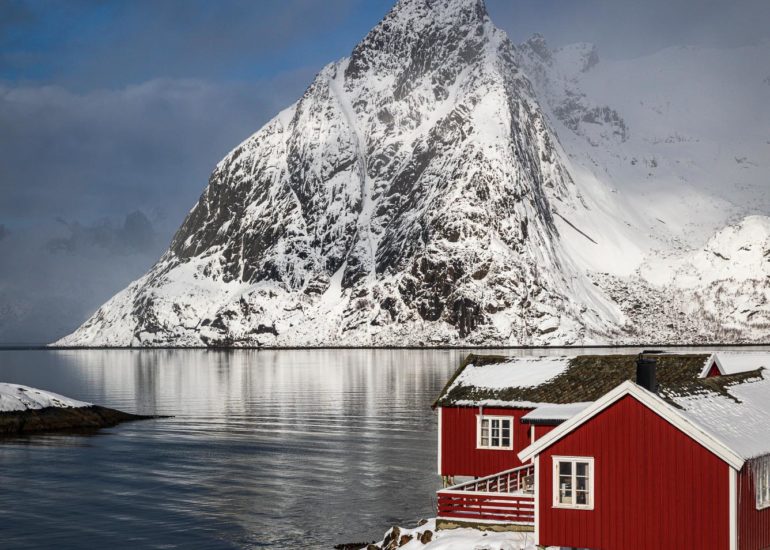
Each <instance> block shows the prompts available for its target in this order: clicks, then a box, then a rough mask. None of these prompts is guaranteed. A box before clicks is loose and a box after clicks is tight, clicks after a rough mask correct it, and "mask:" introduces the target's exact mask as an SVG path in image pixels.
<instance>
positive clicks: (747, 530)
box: [738, 463, 770, 550]
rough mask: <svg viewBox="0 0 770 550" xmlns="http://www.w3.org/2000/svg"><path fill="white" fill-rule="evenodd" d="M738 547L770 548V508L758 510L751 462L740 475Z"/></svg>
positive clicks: (746, 548) (753, 549) (751, 549)
mask: <svg viewBox="0 0 770 550" xmlns="http://www.w3.org/2000/svg"><path fill="white" fill-rule="evenodd" d="M738 547H739V548H740V550H765V549H767V548H770V508H765V509H764V510H757V501H756V494H755V492H754V477H753V474H752V472H751V466H750V464H749V463H746V465H745V466H744V467H743V470H741V473H740V474H739V475H738Z"/></svg>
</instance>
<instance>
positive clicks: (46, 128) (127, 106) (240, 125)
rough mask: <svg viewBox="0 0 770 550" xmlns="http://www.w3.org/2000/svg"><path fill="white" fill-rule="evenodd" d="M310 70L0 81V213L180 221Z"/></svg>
mask: <svg viewBox="0 0 770 550" xmlns="http://www.w3.org/2000/svg"><path fill="white" fill-rule="evenodd" d="M313 72H314V69H309V70H301V71H296V72H294V73H289V74H285V75H281V76H280V77H279V78H276V79H273V80H270V81H263V82H260V83H257V84H215V83H210V82H204V81H197V80H168V79H163V80H153V81H150V82H146V83H144V84H140V85H135V86H127V87H125V88H123V89H120V90H95V91H91V92H85V93H74V92H71V91H69V90H66V89H64V88H62V87H59V86H15V87H13V86H8V85H5V86H0V127H2V128H3V132H0V194H2V196H3V197H4V200H3V201H0V219H4V223H6V224H8V225H9V226H10V227H11V228H12V227H13V226H14V224H18V223H29V222H30V221H40V220H42V219H48V220H50V219H53V218H55V217H57V216H58V217H63V218H82V217H86V218H87V217H94V216H95V215H96V216H109V215H114V214H117V213H122V212H125V211H126V210H127V209H131V210H135V209H141V210H146V211H151V210H152V209H154V208H160V209H162V210H164V211H166V212H168V214H169V216H170V217H171V218H174V219H175V220H176V221H177V222H179V221H181V217H182V216H183V215H184V213H185V212H186V211H188V210H189V209H190V208H191V207H192V205H193V204H194V202H195V200H196V199H197V197H198V195H199V194H200V192H201V191H202V190H203V188H204V187H205V184H206V181H207V179H208V175H209V173H210V172H211V170H212V169H213V167H214V165H215V164H216V162H218V161H219V160H220V158H221V157H222V156H224V155H225V154H226V153H227V152H228V151H229V150H230V149H232V148H234V147H235V146H236V145H237V144H238V143H239V142H240V141H241V140H243V139H245V138H246V137H248V136H249V135H250V134H251V133H252V132H254V131H255V130H256V129H258V128H259V127H260V126H261V125H262V124H264V123H265V122H266V121H267V120H268V119H269V118H271V117H272V116H273V115H274V114H276V113H277V112H278V111H279V110H280V109H281V108H283V107H286V106H287V105H288V104H290V103H291V102H292V101H293V100H294V98H296V97H298V96H299V95H300V94H301V91H302V90H303V89H304V87H305V86H306V84H307V83H308V82H309V81H310V79H311V78H312V73H313Z"/></svg>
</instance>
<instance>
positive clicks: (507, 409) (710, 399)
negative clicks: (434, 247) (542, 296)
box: [435, 354, 770, 550]
mask: <svg viewBox="0 0 770 550" xmlns="http://www.w3.org/2000/svg"><path fill="white" fill-rule="evenodd" d="M640 357H641V360H637V358H636V357H634V356H604V357H602V356H581V357H573V358H547V359H541V360H536V359H526V360H524V359H506V358H499V357H473V356H472V357H469V359H468V360H467V361H466V362H465V363H464V364H463V366H461V368H460V369H459V370H458V372H457V373H456V374H455V376H454V377H453V378H452V380H450V382H449V383H448V384H447V386H446V387H445V389H444V391H443V392H442V394H441V396H440V397H439V399H438V400H437V401H436V404H435V406H436V408H437V409H438V412H439V419H440V436H439V473H441V474H442V475H443V476H445V478H452V477H454V476H472V477H473V479H469V480H467V481H465V482H462V483H459V484H455V485H453V486H450V487H447V488H445V489H443V490H441V491H439V493H438V502H439V511H438V512H439V514H438V522H439V525H440V526H441V527H444V528H448V527H453V526H458V525H464V524H472V525H474V526H478V527H492V528H495V529H516V530H531V531H534V535H535V539H536V541H537V543H538V544H540V545H542V546H556V547H559V546H560V547H570V548H588V549H593V550H601V549H607V550H619V549H620V550H625V549H640V550H645V549H653V548H654V549H661V548H677V549H679V548H682V549H693V550H695V549H698V550H702V549H704V548H708V549H724V550H728V549H729V550H733V549H740V550H754V549H756V550H761V549H765V548H770V381H768V380H765V378H764V375H763V370H762V369H763V367H764V366H765V365H767V366H770V355H761V354H752V355H751V356H749V355H747V354H741V355H738V354H718V357H715V356H712V355H687V354H655V355H651V354H646V355H644V356H640ZM715 366H716V372H714V370H715V369H714V367H715ZM490 367H491V368H490ZM485 369H487V370H485ZM538 369H540V371H539V372H538ZM527 371H529V374H528V373H527ZM490 453H497V456H490ZM497 467H499V468H500V469H499V470H498V471H496V472H491V473H490V471H489V470H490V469H491V468H497Z"/></svg>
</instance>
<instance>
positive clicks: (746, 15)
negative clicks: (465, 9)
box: [487, 0, 770, 58]
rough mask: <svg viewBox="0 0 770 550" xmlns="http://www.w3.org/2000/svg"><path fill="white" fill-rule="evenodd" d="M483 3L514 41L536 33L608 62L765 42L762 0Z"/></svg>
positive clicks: (769, 32)
mask: <svg viewBox="0 0 770 550" xmlns="http://www.w3.org/2000/svg"><path fill="white" fill-rule="evenodd" d="M487 5H488V8H489V12H490V15H491V16H492V18H493V19H494V21H495V23H497V25H498V26H500V27H502V28H504V29H505V30H506V31H507V32H508V34H509V35H510V36H511V38H512V39H513V40H514V41H517V42H522V41H524V40H526V39H527V38H528V37H529V36H531V35H532V34H533V33H534V32H540V33H542V34H543V35H544V36H545V37H546V39H547V40H548V41H549V42H550V43H552V44H554V45H557V46H561V45H565V44H570V43H574V42H592V43H594V44H597V45H598V46H599V47H600V50H601V52H602V53H603V55H604V57H608V58H629V57H635V56H638V55H644V54H649V53H654V52H656V51H658V50H661V49H663V48H667V47H670V46H686V45H695V46H709V47H720V48H724V47H739V46H747V45H753V44H757V43H760V42H762V41H766V40H768V39H770V25H768V21H770V2H767V1H766V0H734V1H730V2H725V1H724V0H702V1H699V2H693V1H692V0H649V1H645V2H638V1H636V0H581V1H579V2H564V1H563V0H516V1H515V2H511V1H510V0H487Z"/></svg>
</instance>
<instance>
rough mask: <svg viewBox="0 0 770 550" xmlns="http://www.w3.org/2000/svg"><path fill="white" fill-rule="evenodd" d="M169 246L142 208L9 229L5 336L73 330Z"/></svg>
mask: <svg viewBox="0 0 770 550" xmlns="http://www.w3.org/2000/svg"><path fill="white" fill-rule="evenodd" d="M165 246H166V243H165V242H164V241H162V240H161V239H159V238H158V233H157V231H156V229H155V226H154V225H153V223H152V221H151V220H150V219H149V217H148V216H146V215H145V214H144V213H142V212H132V213H130V214H128V215H126V216H123V217H120V218H104V219H101V220H97V221H94V222H88V221H81V220H76V221H70V222H64V221H63V220H62V221H59V222H51V223H44V224H40V225H35V226H30V227H25V228H22V229H19V230H18V231H14V232H13V233H10V234H8V235H7V236H6V238H5V239H2V240H0V257H2V258H3V261H2V262H0V342H3V343H9V342H14V343H35V344H42V343H47V342H50V341H53V340H55V339H57V338H59V337H61V336H63V335H64V334H67V333H68V332H70V331H72V330H73V329H74V328H76V327H77V326H78V325H79V324H80V323H82V322H83V321H84V320H85V319H86V318H87V317H88V316H89V315H90V314H91V313H93V312H94V311H95V310H96V308H98V307H99V306H100V305H101V304H102V303H104V302H105V301H106V300H108V299H109V298H110V297H111V296H112V295H113V294H114V293H115V292H117V291H118V290H119V289H120V288H123V287H124V286H126V285H128V284H129V283H130V282H131V281H132V280H134V279H136V278H138V277H140V276H141V275H142V274H143V273H144V272H145V271H146V270H147V269H148V268H149V267H150V266H151V265H152V264H153V263H154V262H155V261H156V259H157V258H158V257H159V255H160V254H161V253H162V251H163V249H164V248H165Z"/></svg>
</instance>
